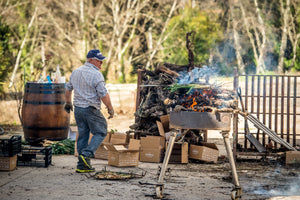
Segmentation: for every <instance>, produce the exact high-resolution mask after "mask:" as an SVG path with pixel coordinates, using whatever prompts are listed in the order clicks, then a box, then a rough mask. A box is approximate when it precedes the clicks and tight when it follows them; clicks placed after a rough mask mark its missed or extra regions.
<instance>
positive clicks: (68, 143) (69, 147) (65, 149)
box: [44, 139, 75, 155]
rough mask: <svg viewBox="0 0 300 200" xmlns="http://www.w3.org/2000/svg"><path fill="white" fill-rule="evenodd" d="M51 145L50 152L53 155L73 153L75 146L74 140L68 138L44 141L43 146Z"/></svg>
mask: <svg viewBox="0 0 300 200" xmlns="http://www.w3.org/2000/svg"><path fill="white" fill-rule="evenodd" d="M48 145H51V146H52V153H53V155H58V154H70V155H73V154H74V148H75V141H73V140H70V139H65V140H62V141H49V140H45V141H44V146H48Z"/></svg>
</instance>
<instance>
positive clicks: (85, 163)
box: [78, 155, 93, 170]
mask: <svg viewBox="0 0 300 200" xmlns="http://www.w3.org/2000/svg"><path fill="white" fill-rule="evenodd" d="M78 159H79V162H81V163H82V164H83V166H85V168H87V169H90V170H92V169H93V168H92V165H91V160H90V159H89V158H87V157H84V156H83V155H80V156H79V157H78Z"/></svg>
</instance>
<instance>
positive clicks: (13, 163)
mask: <svg viewBox="0 0 300 200" xmlns="http://www.w3.org/2000/svg"><path fill="white" fill-rule="evenodd" d="M16 167H17V155H14V156H12V157H0V171H12V170H14V169H16Z"/></svg>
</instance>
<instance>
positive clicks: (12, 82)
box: [8, 6, 38, 89]
mask: <svg viewBox="0 0 300 200" xmlns="http://www.w3.org/2000/svg"><path fill="white" fill-rule="evenodd" d="M37 10H38V7H37V6H36V7H35V10H34V13H33V15H32V17H31V20H30V22H29V24H28V27H27V30H26V33H25V36H24V38H23V40H22V43H21V46H20V49H19V51H18V56H17V59H16V62H15V67H14V70H13V73H12V75H11V78H10V83H9V86H8V88H9V89H11V87H12V86H13V84H14V81H15V76H16V73H17V70H18V68H19V62H20V58H21V52H22V50H23V48H24V46H25V43H26V42H27V39H28V34H29V31H30V28H31V26H32V24H33V22H34V20H35V18H36V16H37Z"/></svg>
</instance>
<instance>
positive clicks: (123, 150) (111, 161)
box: [104, 139, 140, 167]
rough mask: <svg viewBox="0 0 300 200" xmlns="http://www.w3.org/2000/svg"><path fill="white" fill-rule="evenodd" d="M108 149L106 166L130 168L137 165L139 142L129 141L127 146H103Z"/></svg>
mask: <svg viewBox="0 0 300 200" xmlns="http://www.w3.org/2000/svg"><path fill="white" fill-rule="evenodd" d="M104 145H105V146H106V147H107V149H108V165H112V166H117V167H132V166H138V164H139V153H140V140H135V139H130V141H129V145H116V144H112V143H106V144H104Z"/></svg>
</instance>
